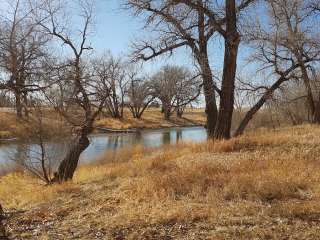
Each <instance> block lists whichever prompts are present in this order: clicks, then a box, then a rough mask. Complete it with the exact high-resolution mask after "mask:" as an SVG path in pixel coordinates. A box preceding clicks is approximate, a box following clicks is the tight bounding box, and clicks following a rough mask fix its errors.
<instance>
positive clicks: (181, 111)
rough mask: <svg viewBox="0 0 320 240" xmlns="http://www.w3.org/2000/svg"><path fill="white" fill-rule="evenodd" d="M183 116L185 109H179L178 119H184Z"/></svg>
mask: <svg viewBox="0 0 320 240" xmlns="http://www.w3.org/2000/svg"><path fill="white" fill-rule="evenodd" d="M182 115H183V109H181V108H178V109H177V117H178V118H182Z"/></svg>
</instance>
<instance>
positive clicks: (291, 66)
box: [234, 8, 314, 136]
mask: <svg viewBox="0 0 320 240" xmlns="http://www.w3.org/2000/svg"><path fill="white" fill-rule="evenodd" d="M271 12H272V8H271ZM282 33H283V31H282V28H281V26H280V25H279V24H277V21H271V23H270V24H269V25H266V26H265V28H262V26H258V27H257V28H256V29H255V30H253V31H252V32H251V34H249V35H250V37H249V39H248V40H249V42H250V43H251V44H254V45H255V48H256V52H255V53H254V55H253V58H252V60H253V61H255V62H257V63H259V62H260V63H261V69H260V70H261V71H269V72H268V74H269V76H270V80H271V81H272V82H271V83H270V84H268V85H261V83H258V85H254V84H252V83H247V84H246V85H247V87H248V88H251V91H254V92H255V93H259V95H260V97H258V100H257V102H256V103H255V104H254V105H253V106H252V107H251V108H250V109H249V111H248V112H247V113H246V114H245V116H244V118H243V119H242V121H241V122H240V124H239V126H238V128H237V129H236V131H235V134H234V135H235V136H238V135H241V134H242V133H243V131H244V129H245V128H246V126H247V125H248V123H249V122H250V120H251V119H252V118H253V116H254V114H255V113H257V112H258V111H259V109H261V107H262V106H263V105H264V104H265V103H266V102H267V101H268V100H269V99H271V97H272V95H273V94H274V92H275V91H277V90H278V89H279V88H280V87H281V86H282V85H283V84H284V83H285V82H287V81H290V80H292V79H297V78H299V68H300V67H301V65H302V64H303V65H305V66H308V64H309V63H310V62H312V61H314V58H311V59H310V58H304V59H302V61H301V62H298V61H296V59H295V56H294V54H293V53H292V52H291V51H290V49H288V47H287V46H286V45H284V44H283V38H282Z"/></svg>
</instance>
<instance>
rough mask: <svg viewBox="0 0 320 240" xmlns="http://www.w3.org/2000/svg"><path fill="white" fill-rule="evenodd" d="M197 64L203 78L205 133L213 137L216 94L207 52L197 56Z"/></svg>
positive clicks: (215, 119) (210, 137) (215, 118)
mask: <svg viewBox="0 0 320 240" xmlns="http://www.w3.org/2000/svg"><path fill="white" fill-rule="evenodd" d="M198 61H199V65H200V68H201V73H202V79H203V92H204V98H205V103H206V110H205V112H206V115H207V124H206V128H207V134H208V138H209V139H212V138H214V129H215V127H216V122H217V114H218V110H217V104H216V94H215V89H214V82H213V79H212V72H211V69H210V65H209V62H208V58H207V54H206V53H205V52H204V51H203V53H201V55H200V56H199V57H198Z"/></svg>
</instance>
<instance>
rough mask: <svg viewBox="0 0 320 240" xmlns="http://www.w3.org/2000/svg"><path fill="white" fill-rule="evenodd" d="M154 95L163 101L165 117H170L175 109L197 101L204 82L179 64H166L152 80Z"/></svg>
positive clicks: (167, 118)
mask: <svg viewBox="0 0 320 240" xmlns="http://www.w3.org/2000/svg"><path fill="white" fill-rule="evenodd" d="M151 81H152V82H151V87H152V92H153V96H154V97H156V98H158V99H159V100H160V101H161V104H162V108H163V112H164V118H165V119H166V120H169V119H170V116H171V115H172V113H173V111H177V110H178V109H179V108H182V107H183V106H185V105H188V104H189V103H191V102H193V101H195V100H196V99H197V98H198V97H199V95H200V93H201V87H202V84H201V83H199V81H198V78H197V76H196V77H192V74H191V73H190V71H188V70H187V69H185V68H183V67H178V66H170V65H167V66H164V67H162V68H161V69H160V71H158V72H157V73H155V75H154V76H153V77H152V80H151Z"/></svg>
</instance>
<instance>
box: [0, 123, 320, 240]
mask: <svg viewBox="0 0 320 240" xmlns="http://www.w3.org/2000/svg"><path fill="white" fill-rule="evenodd" d="M319 136H320V128H319V127H315V126H309V125H305V126H298V127H293V128H282V129H279V130H276V131H270V130H259V131H255V132H254V133H253V132H252V133H250V134H247V135H245V136H242V137H240V138H237V139H232V140H229V141H221V142H207V143H203V144H178V145H176V146H166V147H164V148H162V149H159V150H156V151H155V150H152V151H151V150H146V149H143V148H142V147H135V148H130V149H126V150H123V151H120V152H118V153H117V154H115V155H112V156H105V157H103V158H102V159H101V162H102V164H100V165H98V166H83V167H81V168H79V169H78V170H77V172H76V175H75V178H74V181H73V182H72V183H67V184H63V185H57V186H50V187H46V186H43V185H41V184H40V183H39V182H38V181H37V180H35V179H34V178H31V177H29V176H27V175H25V174H23V173H14V174H9V175H7V176H5V177H2V178H0V202H1V203H2V205H3V206H4V207H5V208H6V210H7V211H8V212H9V219H8V222H7V223H8V226H9V232H10V233H11V236H12V237H17V239H221V240H222V239H234V240H235V239H243V240H244V239H297V240H298V239H299V240H300V239H318V237H319V235H318V234H319V231H320V226H319V222H320V205H319V200H320V161H319V153H320V137H319Z"/></svg>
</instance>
